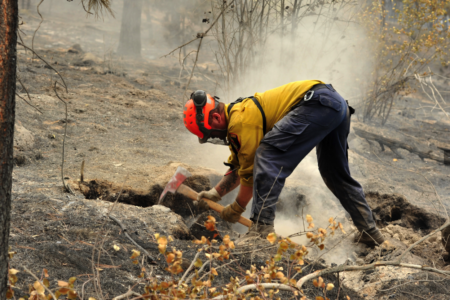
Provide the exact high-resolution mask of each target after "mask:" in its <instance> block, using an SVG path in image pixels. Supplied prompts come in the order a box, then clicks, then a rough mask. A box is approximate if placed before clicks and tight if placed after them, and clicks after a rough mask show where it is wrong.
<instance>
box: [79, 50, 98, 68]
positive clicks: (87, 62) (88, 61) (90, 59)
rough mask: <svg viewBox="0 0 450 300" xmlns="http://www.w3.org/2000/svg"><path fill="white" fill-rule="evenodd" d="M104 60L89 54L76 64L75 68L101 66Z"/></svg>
mask: <svg viewBox="0 0 450 300" xmlns="http://www.w3.org/2000/svg"><path fill="white" fill-rule="evenodd" d="M101 62H102V60H101V59H100V58H99V57H97V56H95V55H94V54H92V53H90V52H87V53H85V54H84V55H83V57H82V58H81V59H80V60H78V61H77V62H75V63H74V65H75V66H92V65H95V64H100V63H101Z"/></svg>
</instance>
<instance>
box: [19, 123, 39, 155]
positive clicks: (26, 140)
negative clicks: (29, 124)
mask: <svg viewBox="0 0 450 300" xmlns="http://www.w3.org/2000/svg"><path fill="white" fill-rule="evenodd" d="M34 143H35V138H34V135H33V134H32V133H31V132H30V131H29V130H27V129H26V128H25V127H23V126H22V125H21V124H18V123H16V124H15V125H14V148H15V149H17V150H21V151H28V150H31V149H33V147H34Z"/></svg>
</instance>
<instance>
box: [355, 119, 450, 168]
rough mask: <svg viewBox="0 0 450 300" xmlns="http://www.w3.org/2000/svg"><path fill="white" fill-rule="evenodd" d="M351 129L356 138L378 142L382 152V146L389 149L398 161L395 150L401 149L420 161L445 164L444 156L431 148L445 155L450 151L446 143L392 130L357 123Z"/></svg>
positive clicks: (449, 145) (399, 156) (400, 157)
mask: <svg viewBox="0 0 450 300" xmlns="http://www.w3.org/2000/svg"><path fill="white" fill-rule="evenodd" d="M353 129H354V130H355V134H356V135H357V136H359V137H361V138H363V139H366V140H370V141H375V142H378V143H379V144H380V146H381V148H382V150H384V146H387V147H389V148H390V149H391V150H392V152H394V153H395V154H396V155H397V157H398V158H399V159H402V158H403V157H402V156H401V154H400V153H398V151H397V150H398V149H399V148H402V149H406V150H408V151H409V152H411V153H414V154H417V155H418V156H419V157H420V158H421V159H424V158H428V159H432V160H435V161H438V162H441V163H445V164H447V163H446V161H447V159H444V155H442V154H441V153H438V152H437V151H436V150H435V149H433V148H432V146H434V147H435V148H439V149H441V150H444V153H446V150H447V149H450V144H448V143H445V142H442V141H436V140H425V139H421V138H415V137H412V136H407V135H403V134H401V133H399V132H398V131H395V130H392V129H391V130H389V129H387V128H380V127H372V126H369V125H367V124H363V123H359V122H358V123H354V124H353ZM446 154H447V153H446Z"/></svg>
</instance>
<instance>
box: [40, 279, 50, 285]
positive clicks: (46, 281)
mask: <svg viewBox="0 0 450 300" xmlns="http://www.w3.org/2000/svg"><path fill="white" fill-rule="evenodd" d="M42 283H43V284H44V285H45V287H48V286H49V285H50V282H49V281H48V279H47V278H44V280H42Z"/></svg>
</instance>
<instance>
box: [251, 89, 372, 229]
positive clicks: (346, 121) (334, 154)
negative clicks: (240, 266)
mask: <svg viewBox="0 0 450 300" xmlns="http://www.w3.org/2000/svg"><path fill="white" fill-rule="evenodd" d="M327 87H328V88H324V89H320V90H317V91H315V92H314V95H313V97H312V98H311V99H310V100H309V101H304V100H302V101H301V102H300V103H299V104H298V105H296V106H295V107H294V108H293V109H292V110H291V111H290V112H289V113H288V114H287V115H286V116H285V117H284V118H282V119H281V120H280V121H278V122H277V123H276V124H275V126H274V127H273V129H272V130H271V131H270V132H268V133H267V134H266V135H265V136H264V138H263V140H262V141H261V144H260V146H259V147H258V149H257V151H256V155H255V163H254V169H253V180H254V186H253V205H252V212H251V218H252V219H253V220H259V221H263V222H264V223H266V224H273V221H274V219H275V210H276V203H277V201H278V197H279V195H280V193H281V190H282V189H283V186H284V182H285V180H286V178H287V177H288V176H289V175H291V173H292V172H293V171H294V169H295V168H296V167H297V165H298V164H299V163H300V162H301V161H302V159H303V158H304V157H305V156H306V155H307V154H308V153H309V152H310V151H311V150H312V149H313V148H314V147H316V149H317V159H318V162H319V170H320V174H321V176H322V178H323V180H324V182H325V184H326V185H327V187H328V188H329V189H330V190H331V191H332V192H333V194H334V195H335V196H336V197H337V198H338V199H339V201H340V202H341V204H342V206H343V207H344V208H345V210H346V211H347V212H348V213H349V214H350V216H351V217H352V219H353V222H354V224H355V226H356V227H357V228H358V229H359V230H360V231H362V230H365V231H368V230H369V229H372V228H374V227H375V226H376V225H375V222H374V220H373V216H372V211H371V210H370V208H369V205H368V204H367V201H366V199H365V195H364V192H363V189H362V187H361V185H360V184H359V183H358V182H357V181H356V180H355V179H353V178H352V176H351V175H350V169H349V166H348V156H347V148H348V147H347V136H348V133H349V130H350V113H349V110H348V106H347V103H346V102H345V100H344V99H343V98H342V97H341V95H339V94H338V93H337V92H336V91H335V90H334V88H333V87H332V86H331V85H327Z"/></svg>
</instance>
